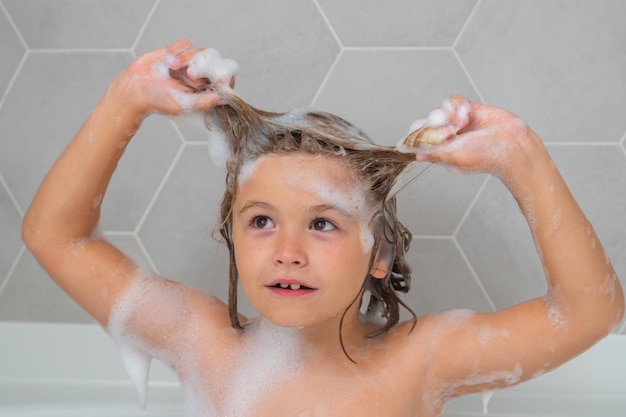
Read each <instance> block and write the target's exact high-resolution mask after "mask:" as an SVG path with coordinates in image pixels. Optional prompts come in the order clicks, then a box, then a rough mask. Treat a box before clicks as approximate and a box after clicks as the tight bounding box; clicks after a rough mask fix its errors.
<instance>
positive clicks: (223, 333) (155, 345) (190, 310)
mask: <svg viewBox="0 0 626 417" xmlns="http://www.w3.org/2000/svg"><path fill="white" fill-rule="evenodd" d="M107 330H108V331H109V333H110V334H111V335H112V336H113V337H114V338H118V339H119V338H123V339H133V340H134V342H135V343H138V344H140V345H141V346H140V347H141V348H142V349H144V350H149V351H150V352H149V353H151V354H152V356H154V357H157V358H158V357H159V355H161V354H167V355H168V356H169V355H174V356H176V357H179V356H180V354H183V353H184V354H189V353H190V350H194V349H200V346H202V348H203V349H206V350H208V351H212V350H215V351H218V350H221V349H222V348H223V347H224V346H223V345H224V344H229V343H235V342H234V341H235V339H236V338H237V333H236V332H235V331H234V329H233V328H232V326H231V325H230V320H229V316H228V306H227V305H226V304H225V303H224V302H223V301H221V300H220V299H218V298H216V297H214V296H212V295H210V294H207V293H205V292H203V291H201V290H198V289H196V288H193V287H190V286H187V285H184V284H182V283H180V282H177V281H173V280H170V279H166V278H163V277H160V276H158V275H156V274H154V273H151V272H147V271H140V272H138V273H137V274H136V275H135V276H134V277H133V278H132V279H131V280H130V282H129V285H128V286H127V287H126V289H125V290H124V292H122V293H121V294H120V295H119V297H118V298H117V300H116V302H115V304H114V305H113V307H112V309H111V314H110V317H109V321H108V324H107ZM209 340H210V343H207V341H209Z"/></svg>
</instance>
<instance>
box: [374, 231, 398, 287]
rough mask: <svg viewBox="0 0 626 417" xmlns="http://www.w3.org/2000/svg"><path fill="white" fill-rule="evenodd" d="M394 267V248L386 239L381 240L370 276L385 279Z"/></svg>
mask: <svg viewBox="0 0 626 417" xmlns="http://www.w3.org/2000/svg"><path fill="white" fill-rule="evenodd" d="M392 265H393V247H392V246H391V244H390V243H389V242H387V240H386V239H381V240H380V243H379V245H378V250H377V251H376V257H375V258H374V263H373V264H372V269H371V270H370V275H371V276H373V277H374V278H378V279H383V278H385V277H386V276H387V273H388V272H389V271H390V270H391V267H392Z"/></svg>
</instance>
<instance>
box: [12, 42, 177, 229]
mask: <svg viewBox="0 0 626 417" xmlns="http://www.w3.org/2000/svg"><path fill="white" fill-rule="evenodd" d="M130 59H131V57H130V54H125V53H60V54H47V53H32V54H30V55H29V57H28V59H27V61H26V63H25V64H24V66H23V68H22V71H21V73H20V75H19V77H18V78H17V79H16V81H15V84H14V86H13V89H12V90H11V92H10V93H9V95H8V96H7V98H6V100H5V106H4V108H3V109H2V111H1V112H0V129H1V130H2V132H4V133H5V134H6V135H7V137H10V138H11V140H10V141H9V140H3V141H0V165H1V166H2V173H3V175H4V177H5V179H6V182H7V184H8V185H9V187H11V189H12V190H13V192H14V194H15V197H16V199H17V201H18V202H19V204H20V206H21V207H22V209H26V207H27V206H28V204H29V202H30V200H31V198H32V196H33V195H34V193H35V191H36V189H37V187H38V186H39V183H40V182H41V180H42V179H43V178H44V176H45V174H46V172H47V170H48V169H49V168H50V166H51V165H52V163H53V162H54V160H55V159H56V158H57V157H58V155H59V154H60V153H61V151H62V149H63V148H64V146H65V145H66V144H67V143H68V142H69V140H70V139H71V138H72V136H73V135H74V133H75V132H76V131H77V130H78V128H79V127H80V125H81V124H82V123H83V121H84V120H85V119H86V117H87V116H88V115H89V112H90V111H91V109H92V108H93V107H94V106H95V104H96V103H97V101H98V100H99V98H100V96H101V95H102V94H103V93H104V92H105V91H106V89H107V87H108V84H109V82H110V81H111V80H112V79H113V78H114V76H115V75H116V74H117V73H118V72H119V71H120V70H121V69H122V68H124V67H125V66H126V64H127V63H128V62H129V61H130ZM67 68H73V69H74V70H73V71H68V70H67ZM24 121H30V122H26V123H25V122H24ZM17 143H19V146H16V144H17ZM180 146H181V141H180V137H179V135H178V133H177V132H176V131H175V129H173V125H172V123H171V122H170V121H169V120H166V119H163V118H150V119H148V120H147V121H146V122H145V125H144V127H143V128H142V129H141V131H140V132H139V134H138V135H137V137H136V138H135V140H134V141H133V142H132V143H131V144H130V145H129V146H128V150H127V152H126V155H125V157H124V158H123V160H122V162H121V163H120V166H119V169H118V172H117V173H116V175H114V177H113V180H112V182H111V186H110V188H109V192H108V196H107V198H106V199H105V201H104V205H103V207H104V208H103V211H104V214H103V219H102V223H101V226H102V227H103V228H105V229H108V228H113V229H117V230H132V229H134V227H135V226H136V225H137V222H138V221H139V218H140V217H141V215H142V214H143V212H144V210H145V208H146V206H147V204H148V202H149V201H150V199H151V198H152V196H153V195H154V191H155V190H156V189H157V187H158V186H159V184H160V181H161V179H162V178H163V175H164V173H165V172H166V171H167V169H168V167H169V165H170V164H171V161H172V160H173V157H174V155H175V154H176V152H177V150H178V149H179V147H180ZM139 184H140V185H139Z"/></svg>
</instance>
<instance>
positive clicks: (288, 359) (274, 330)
mask: <svg viewBox="0 0 626 417" xmlns="http://www.w3.org/2000/svg"><path fill="white" fill-rule="evenodd" d="M245 332H246V333H245V336H246V337H245V339H244V340H245V342H244V346H243V347H242V351H241V357H240V361H239V366H238V368H237V369H233V374H232V379H231V386H230V387H229V390H228V391H229V393H228V394H227V399H226V402H225V404H226V406H225V408H226V409H225V410H224V412H225V414H224V415H228V416H248V415H254V412H253V411H252V407H253V406H254V404H255V402H256V401H257V400H258V398H259V396H260V395H261V394H267V393H271V392H272V390H274V389H277V388H279V387H280V385H281V384H283V383H284V384H287V383H288V381H289V379H290V378H291V377H293V375H294V373H296V372H298V371H299V370H300V369H301V367H302V362H303V356H302V348H301V342H300V339H299V337H298V330H297V329H292V328H285V327H279V326H276V325H275V324H273V323H271V322H270V321H268V320H266V319H263V318H261V319H258V320H257V321H255V322H252V323H249V324H248V325H247V326H246V330H245ZM277 400H278V399H277Z"/></svg>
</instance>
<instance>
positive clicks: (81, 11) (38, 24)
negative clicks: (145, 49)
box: [4, 0, 155, 48]
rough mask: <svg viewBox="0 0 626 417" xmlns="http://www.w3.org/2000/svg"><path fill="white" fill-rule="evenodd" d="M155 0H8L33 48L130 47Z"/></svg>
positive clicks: (17, 23) (28, 42) (18, 25)
mask: <svg viewBox="0 0 626 417" xmlns="http://www.w3.org/2000/svg"><path fill="white" fill-rule="evenodd" d="M154 1H155V0H133V1H125V0H108V1H83V0H55V1H47V0H4V4H5V7H6V8H7V10H8V12H9V14H10V15H11V17H12V18H13V20H14V21H15V24H16V25H17V27H18V29H19V30H20V32H21V34H22V36H23V37H24V39H25V40H26V43H27V44H28V46H29V47H30V48H130V47H132V45H133V42H134V41H135V39H136V37H137V35H138V33H139V30H140V29H141V27H142V26H143V23H144V22H145V20H146V18H147V17H148V13H149V12H150V10H151V8H152V6H153V4H154Z"/></svg>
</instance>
